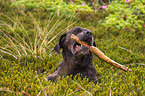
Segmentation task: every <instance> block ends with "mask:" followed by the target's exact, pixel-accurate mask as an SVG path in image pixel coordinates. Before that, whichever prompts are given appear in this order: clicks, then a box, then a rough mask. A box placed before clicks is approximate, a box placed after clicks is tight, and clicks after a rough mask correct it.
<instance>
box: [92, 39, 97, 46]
mask: <svg viewBox="0 0 145 96" xmlns="http://www.w3.org/2000/svg"><path fill="white" fill-rule="evenodd" d="M92 43H93V46H95V47H96V43H95V40H94V38H92Z"/></svg>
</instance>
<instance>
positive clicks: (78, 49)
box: [72, 42, 89, 56]
mask: <svg viewBox="0 0 145 96" xmlns="http://www.w3.org/2000/svg"><path fill="white" fill-rule="evenodd" d="M72 52H73V54H74V55H75V56H84V55H88V54H89V48H88V47H86V46H83V45H81V44H79V43H77V42H75V43H74V46H73V51H72Z"/></svg>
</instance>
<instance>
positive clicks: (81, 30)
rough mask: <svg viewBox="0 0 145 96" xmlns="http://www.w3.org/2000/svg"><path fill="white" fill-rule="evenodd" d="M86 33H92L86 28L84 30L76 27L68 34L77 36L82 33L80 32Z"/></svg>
mask: <svg viewBox="0 0 145 96" xmlns="http://www.w3.org/2000/svg"><path fill="white" fill-rule="evenodd" d="M84 31H90V30H89V29H86V28H82V27H74V28H72V29H70V30H69V32H68V33H71V34H75V33H80V32H84ZM90 32H91V31H90Z"/></svg>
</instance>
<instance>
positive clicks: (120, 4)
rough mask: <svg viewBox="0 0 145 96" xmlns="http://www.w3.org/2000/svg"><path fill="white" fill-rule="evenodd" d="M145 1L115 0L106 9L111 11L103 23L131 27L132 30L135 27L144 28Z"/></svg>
mask: <svg viewBox="0 0 145 96" xmlns="http://www.w3.org/2000/svg"><path fill="white" fill-rule="evenodd" d="M144 4H145V1H144V0H129V3H127V2H125V0H115V1H113V2H111V4H109V5H108V8H106V11H110V12H111V13H112V14H109V16H107V17H106V18H105V21H104V23H103V25H104V26H107V27H110V26H114V27H116V28H118V29H125V28H130V29H131V31H135V29H138V30H140V29H142V24H143V23H144V18H145V15H144V14H145V10H144V9H145V5H144Z"/></svg>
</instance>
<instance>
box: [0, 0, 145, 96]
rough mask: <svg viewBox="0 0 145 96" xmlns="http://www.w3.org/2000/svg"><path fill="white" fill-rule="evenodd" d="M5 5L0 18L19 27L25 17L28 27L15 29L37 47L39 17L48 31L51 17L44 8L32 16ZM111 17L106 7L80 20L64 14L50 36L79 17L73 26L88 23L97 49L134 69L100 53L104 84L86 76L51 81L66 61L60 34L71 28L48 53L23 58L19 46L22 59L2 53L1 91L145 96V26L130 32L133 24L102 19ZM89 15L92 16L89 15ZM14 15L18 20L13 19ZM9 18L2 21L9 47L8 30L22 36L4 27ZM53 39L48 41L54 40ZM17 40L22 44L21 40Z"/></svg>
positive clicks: (0, 38)
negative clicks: (120, 26)
mask: <svg viewBox="0 0 145 96" xmlns="http://www.w3.org/2000/svg"><path fill="white" fill-rule="evenodd" d="M0 2H1V1H0ZM0 4H1V5H0V6H1V10H0V13H1V15H0V20H1V21H3V22H5V23H6V24H8V25H10V26H12V27H14V26H15V23H14V22H16V21H17V22H18V21H20V22H21V24H22V25H23V27H24V28H25V31H24V29H23V27H22V26H21V25H19V27H16V28H15V32H16V33H17V34H19V36H21V38H23V39H22V40H25V41H26V42H27V44H32V45H33V44H34V38H35V37H36V35H34V34H35V33H36V32H39V31H38V30H36V29H37V23H36V22H34V21H35V20H36V21H37V22H38V25H39V26H40V29H45V28H46V25H47V24H48V22H47V20H49V17H50V15H49V14H48V13H44V12H42V11H41V10H38V11H31V14H33V16H34V18H31V17H32V16H30V14H28V13H27V11H25V12H26V13H24V14H25V15H24V14H21V12H23V10H21V9H20V10H19V11H20V13H19V12H18V9H17V8H13V7H8V5H7V4H6V3H5V2H4V1H3V3H0ZM4 15H5V16H4ZM107 15H108V13H107V14H105V13H103V12H101V11H100V12H97V13H96V14H93V13H91V14H87V15H85V14H84V17H83V18H82V17H79V16H77V17H76V18H72V19H69V18H67V19H65V17H62V18H60V20H62V19H65V22H64V23H63V24H62V25H61V26H60V27H57V28H56V30H55V31H54V32H53V33H51V34H50V39H51V38H53V37H54V36H55V35H56V34H57V33H58V32H60V31H62V30H64V29H65V28H66V27H68V26H69V25H71V24H72V23H73V22H75V21H78V22H77V23H75V24H74V25H72V26H71V27H70V28H72V27H75V26H82V27H85V28H88V29H90V30H92V32H93V36H94V37H95V42H96V45H97V47H98V48H99V49H100V50H101V51H102V52H104V53H105V54H106V55H107V56H108V57H110V58H111V59H113V60H115V61H116V62H118V63H121V64H123V65H125V66H127V67H129V68H130V69H132V70H133V72H124V71H122V70H119V69H117V68H114V67H112V66H111V65H109V64H107V63H106V62H104V61H102V60H100V59H98V57H96V56H95V55H94V59H93V62H94V64H95V66H96V69H97V72H98V73H97V75H98V79H99V82H100V83H99V84H97V85H94V84H93V82H88V79H87V78H85V79H83V80H81V79H80V77H79V75H77V76H76V77H75V78H74V80H71V77H69V76H68V77H66V78H62V80H60V79H59V78H58V80H56V81H55V82H51V81H49V82H47V81H45V79H44V78H45V77H46V76H47V75H49V74H51V73H53V72H54V71H55V70H56V69H57V66H58V64H59V62H60V61H61V60H62V56H61V55H60V54H56V53H55V52H54V51H52V48H53V47H54V46H55V44H57V42H58V40H59V37H60V35H61V34H62V33H64V32H66V31H67V30H68V29H70V28H67V29H65V30H64V31H62V32H61V33H60V34H58V36H57V38H55V39H54V40H52V42H51V43H50V44H49V45H48V46H44V47H43V48H44V49H45V50H46V51H43V52H45V55H43V56H42V55H40V56H36V54H35V55H34V54H30V53H29V52H28V55H26V54H24V55H22V56H21V57H19V56H18V55H17V53H15V49H14V48H13V49H11V51H13V50H14V51H13V54H14V55H15V54H16V56H18V57H19V58H18V59H16V58H14V57H13V56H11V55H9V54H4V53H0V95H7V96H14V95H18V96H19V95H22V96H23V95H24V96H25V95H28V94H30V95H34V96H36V95H38V94H41V95H42V96H44V95H45V94H47V95H48V96H52V95H54V96H64V95H70V96H82V95H83V96H88V95H89V94H92V95H93V96H98V95H99V96H106V95H110V92H111V95H114V96H116V95H119V96H122V95H129V96H136V95H140V96H143V95H144V94H145V71H144V70H145V65H144V64H145V59H144V54H145V43H144V42H145V35H144V30H145V29H142V30H140V31H136V32H132V31H130V30H131V29H129V28H128V29H122V30H119V29H116V28H114V27H113V26H112V27H110V28H109V29H108V28H106V27H104V26H101V25H100V24H101V23H100V22H101V20H102V21H103V19H104V17H105V16H107ZM17 16H18V17H17ZM85 16H86V18H85ZM88 16H90V17H89V19H88ZM8 17H10V18H11V19H12V20H13V21H14V22H13V21H12V20H10V19H8ZM58 18H59V17H58V16H54V19H53V20H52V23H51V24H50V27H48V29H47V32H48V31H49V30H50V28H51V27H52V26H53V25H54V24H55V22H56V21H57V20H58ZM80 18H81V19H80ZM32 19H33V20H32ZM34 19H35V20H34ZM51 19H52V18H51ZM79 19H80V20H79ZM143 20H144V19H143ZM3 22H0V28H1V30H2V31H0V46H1V47H4V48H7V46H8V44H9V42H8V41H6V39H7V38H6V37H5V35H4V33H5V34H8V35H10V36H12V37H13V38H15V39H16V40H18V39H19V38H18V35H17V34H16V33H14V32H13V31H12V30H11V29H10V28H9V27H8V26H3V25H2V24H4V23H3ZM17 24H18V23H17ZM19 24H20V23H19ZM35 24H36V25H35ZM50 39H48V41H49V40H50ZM13 42H14V43H15V44H16V45H18V42H15V41H13ZM20 42H22V41H20ZM1 47H0V48H1ZM37 48H38V47H37ZM32 49H33V48H32ZM1 50H2V48H1ZM19 50H20V49H19ZM37 50H38V49H37ZM83 88H84V89H83ZM86 90H87V91H86Z"/></svg>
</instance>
